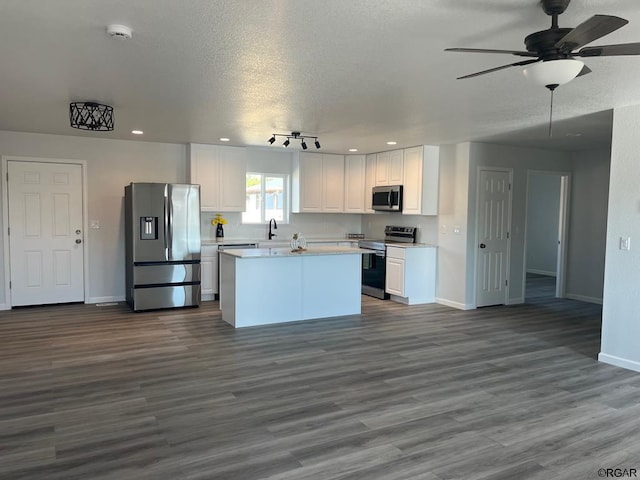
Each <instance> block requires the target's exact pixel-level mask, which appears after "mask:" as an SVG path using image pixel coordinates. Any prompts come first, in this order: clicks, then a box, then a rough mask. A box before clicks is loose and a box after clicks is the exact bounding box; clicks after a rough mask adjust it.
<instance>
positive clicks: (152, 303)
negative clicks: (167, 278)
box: [133, 285, 200, 312]
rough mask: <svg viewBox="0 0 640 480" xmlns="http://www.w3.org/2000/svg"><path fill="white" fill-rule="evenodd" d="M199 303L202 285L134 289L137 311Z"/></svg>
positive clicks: (134, 303)
mask: <svg viewBox="0 0 640 480" xmlns="http://www.w3.org/2000/svg"><path fill="white" fill-rule="evenodd" d="M198 305H200V285H180V286H166V287H151V288H134V289H133V310H134V311H136V312H139V311H142V310H155V309H158V308H175V307H195V306H198Z"/></svg>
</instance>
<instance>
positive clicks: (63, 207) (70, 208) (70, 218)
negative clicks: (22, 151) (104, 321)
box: [7, 161, 84, 306]
mask: <svg viewBox="0 0 640 480" xmlns="http://www.w3.org/2000/svg"><path fill="white" fill-rule="evenodd" d="M7 166H8V173H9V188H8V194H9V232H10V235H9V249H10V262H11V267H10V270H11V305H12V306H20V305H40V304H48V303H66V302H82V301H84V243H83V242H84V240H83V239H84V236H83V231H82V228H83V222H82V166H81V165H73V164H63V163H38V162H18V161H9V162H8V165H7Z"/></svg>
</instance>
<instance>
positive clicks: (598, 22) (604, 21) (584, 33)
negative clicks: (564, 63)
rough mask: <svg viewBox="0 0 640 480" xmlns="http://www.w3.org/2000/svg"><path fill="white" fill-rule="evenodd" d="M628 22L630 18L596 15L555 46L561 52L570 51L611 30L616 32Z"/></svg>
mask: <svg viewBox="0 0 640 480" xmlns="http://www.w3.org/2000/svg"><path fill="white" fill-rule="evenodd" d="M627 23H629V21H628V20H625V19H624V18H620V17H614V16H611V15H594V16H593V17H591V18H590V19H589V20H587V21H585V22H582V23H581V24H580V25H578V26H577V27H576V28H574V29H573V30H571V31H570V32H569V33H567V34H566V35H565V36H564V37H562V38H561V39H560V40H558V41H557V42H556V44H555V47H556V48H557V49H559V50H560V51H561V52H566V53H568V52H571V51H572V50H575V49H576V48H580V47H582V46H583V45H586V44H587V43H591V42H593V41H594V40H597V39H599V38H600V37H604V36H605V35H608V34H609V33H611V32H615V31H616V30H618V29H619V28H621V27H624V26H625V25H626V24H627Z"/></svg>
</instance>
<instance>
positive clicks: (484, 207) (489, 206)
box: [476, 170, 511, 307]
mask: <svg viewBox="0 0 640 480" xmlns="http://www.w3.org/2000/svg"><path fill="white" fill-rule="evenodd" d="M509 185H510V172H508V171H494V170H480V172H479V176H478V245H477V252H478V255H477V257H476V258H477V264H476V271H477V278H476V305H477V306H478V307H486V306H488V305H503V304H505V303H506V302H507V265H508V254H509V210H510V205H511V201H510V200H511V192H510V189H509Z"/></svg>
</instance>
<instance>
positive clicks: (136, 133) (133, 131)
mask: <svg viewBox="0 0 640 480" xmlns="http://www.w3.org/2000/svg"><path fill="white" fill-rule="evenodd" d="M131 133H133V134H134V135H142V134H143V133H144V132H143V131H142V130H131Z"/></svg>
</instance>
